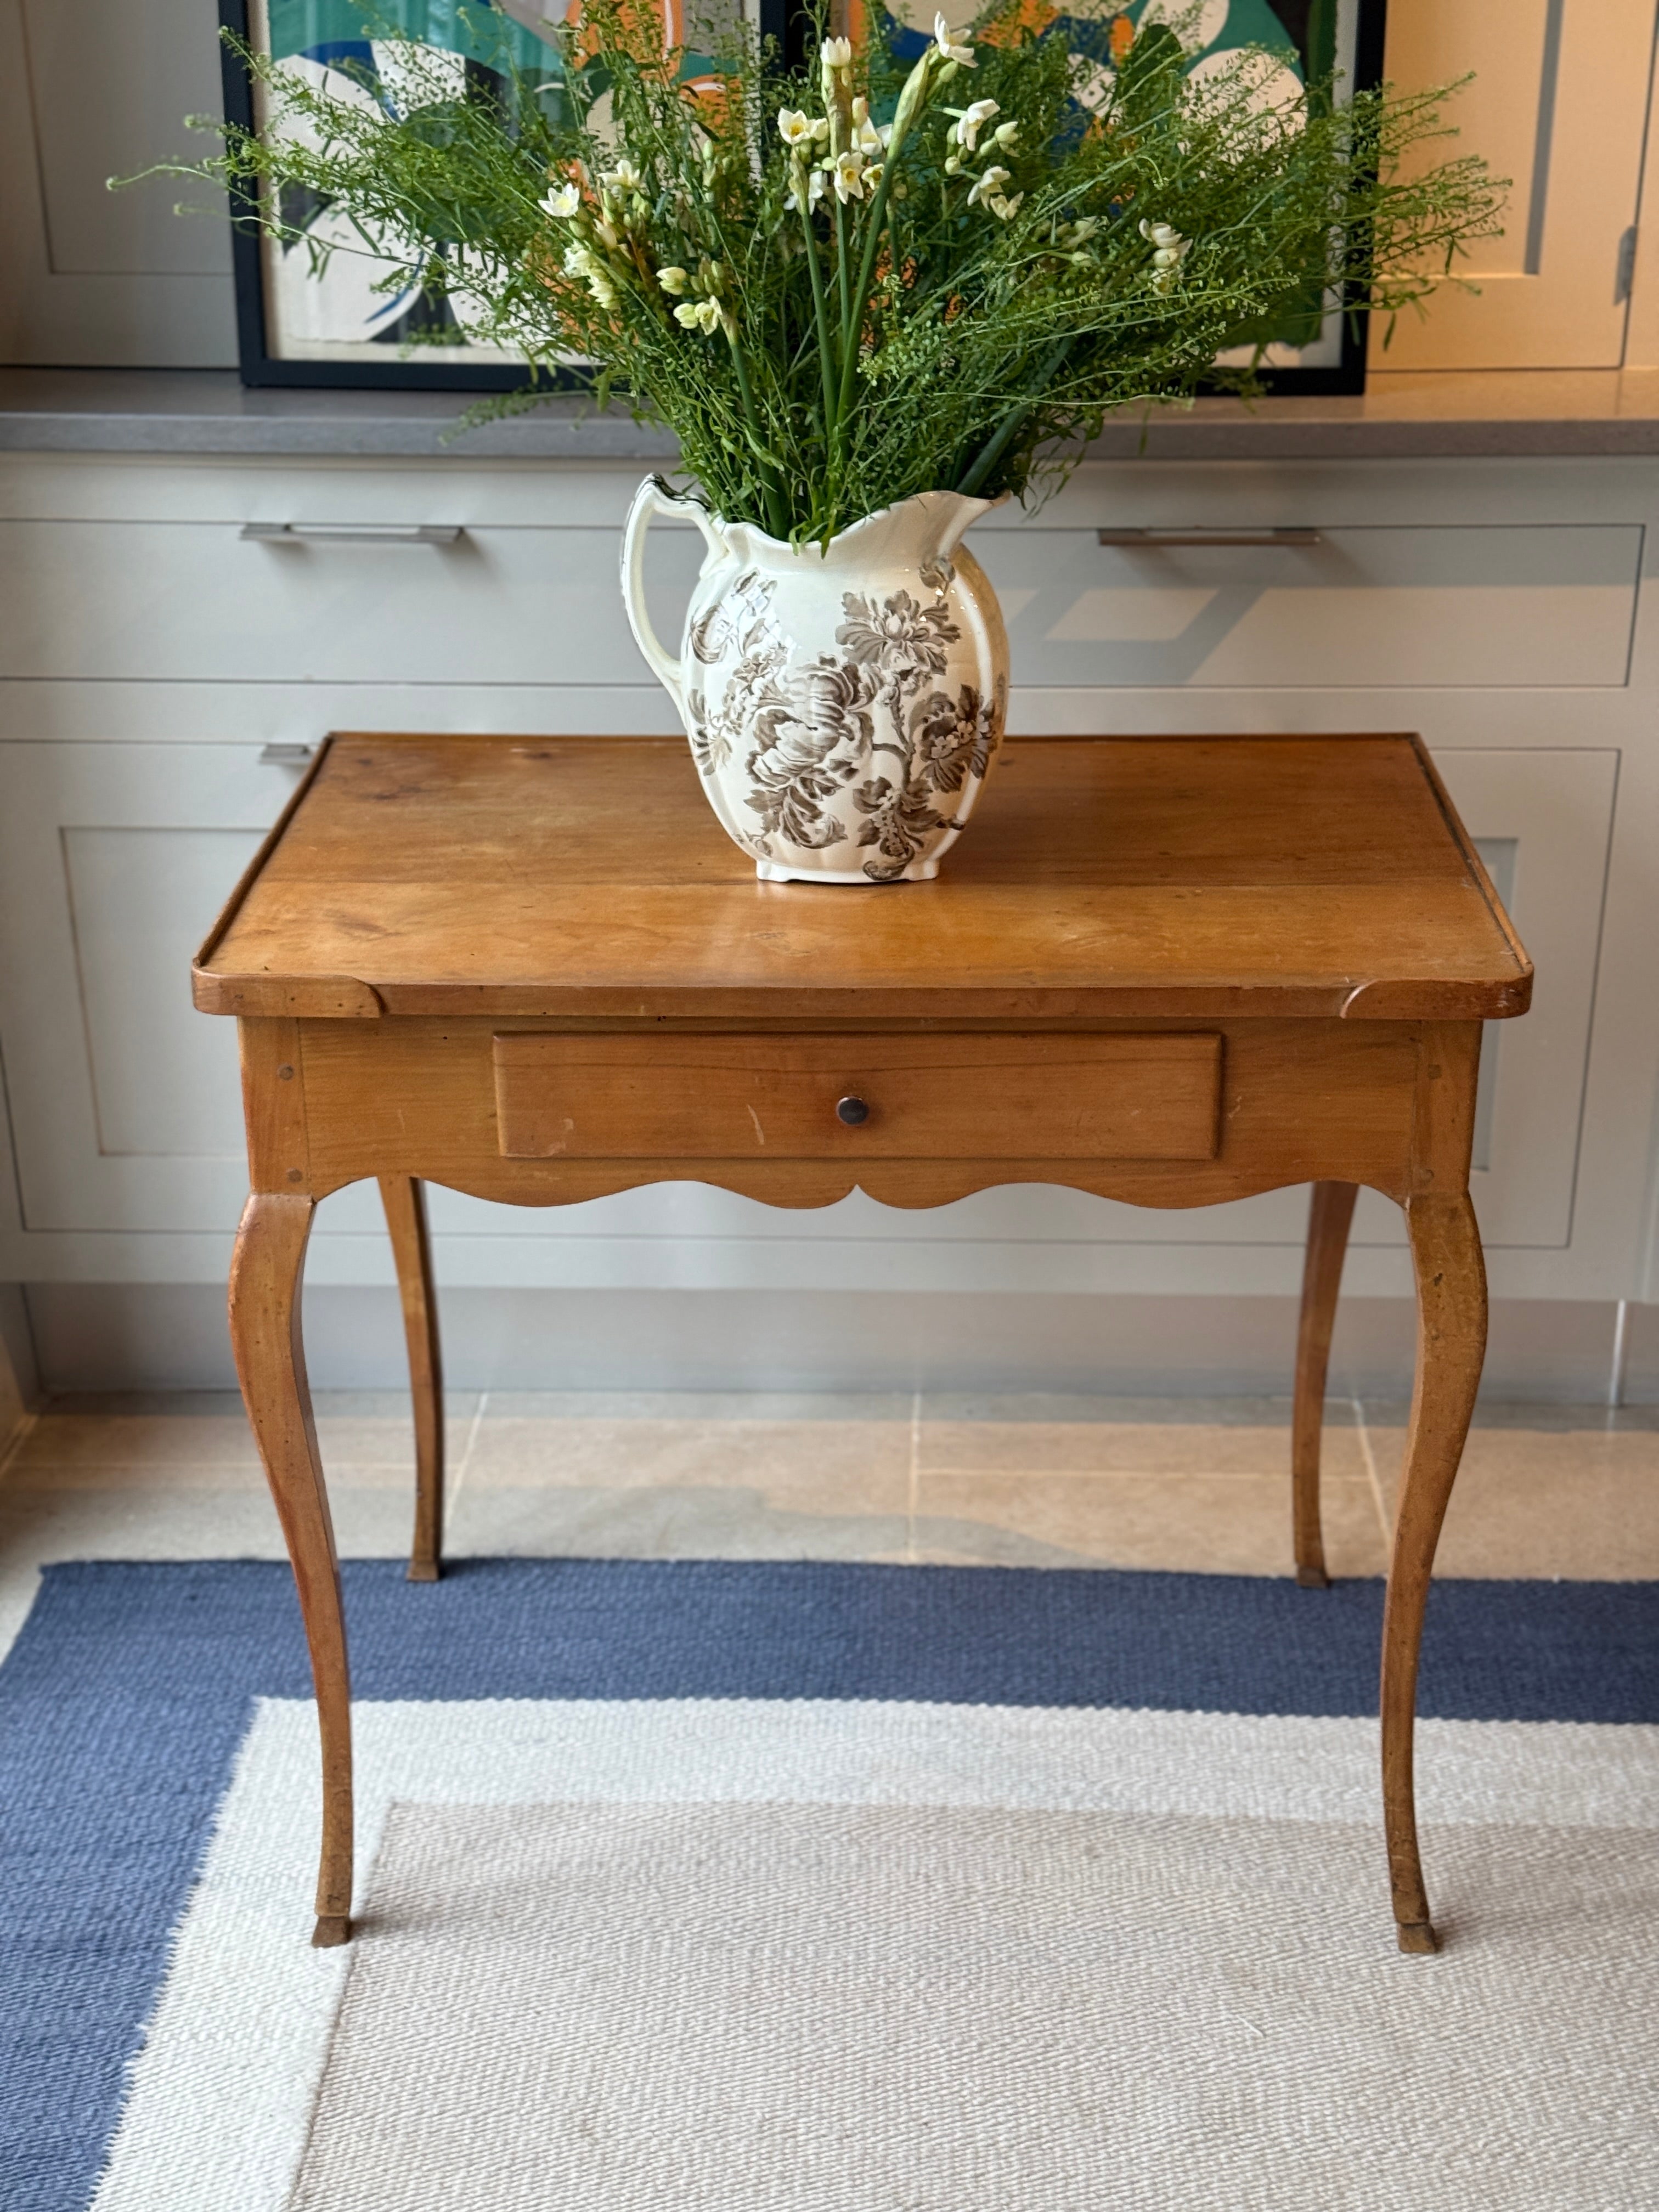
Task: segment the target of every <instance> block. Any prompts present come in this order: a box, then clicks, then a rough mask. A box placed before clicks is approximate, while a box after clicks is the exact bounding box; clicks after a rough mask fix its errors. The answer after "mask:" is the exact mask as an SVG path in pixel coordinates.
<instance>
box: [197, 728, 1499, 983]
mask: <svg viewBox="0 0 1659 2212" xmlns="http://www.w3.org/2000/svg"><path fill="white" fill-rule="evenodd" d="M1004 755H1005V757H1004V758H1003V760H1002V762H1001V763H1000V766H999V767H998V769H997V770H996V771H995V773H994V775H993V777H992V780H991V781H990V783H989V784H988V785H987V788H986V790H985V792H984V793H983V796H982V797H981V801H980V804H979V806H978V809H977V810H976V811H975V815H974V817H973V820H972V822H971V823H970V824H969V828H968V829H967V830H966V832H965V833H964V834H963V838H962V841H961V842H960V843H959V844H958V845H957V847H956V848H954V850H952V851H951V853H950V854H948V855H947V856H946V858H945V863H944V866H943V869H942V871H941V872H940V875H939V878H938V880H937V881H936V882H933V883H931V884H890V885H873V884H872V885H870V886H868V887H865V886H861V885H858V886H854V885H843V884H763V883H760V882H758V881H757V878H756V877H755V874H754V864H753V862H752V860H750V859H749V858H748V857H747V856H746V855H745V854H743V853H741V852H739V851H738V848H736V847H735V846H734V845H732V843H731V842H730V841H729V840H728V839H727V838H726V835H725V833H724V831H723V830H722V829H720V826H719V824H718V823H716V821H715V819H714V815H713V814H712V812H711V811H709V808H708V805H707V803H706V801H705V800H704V799H703V796H702V790H701V787H700V786H699V783H698V780H697V775H696V769H695V768H694V766H693V763H692V761H691V757H690V750H689V748H688V747H687V746H686V744H685V743H684V740H683V739H681V738H672V739H669V738H531V739H523V738H495V737H423V736H389V735H383V734H382V735H372V736H367V735H357V734H354V733H350V732H346V733H343V734H340V735H337V736H336V737H334V738H331V740H330V741H329V743H328V744H327V746H326V747H325V749H324V750H323V751H322V752H321V754H320V756H319V759H318V761H317V762H316V763H315V764H314V766H313V769H312V771H311V773H310V775H308V776H307V779H306V781H305V782H304V783H303V784H302V785H301V788H300V790H299V791H298V792H297V793H295V799H294V801H293V803H292V804H291V805H290V806H289V809H288V811H286V812H285V814H284V815H283V818H282V820H281V821H279V822H278V823H277V825H276V829H274V830H273V831H272V833H271V835H270V837H269V838H268V839H267V840H266V842H265V844H264V847H263V848H262V849H261V851H260V852H259V854H258V855H257V856H256V858H255V860H254V861H253V863H252V866H251V867H250V868H249V870H248V872H247V873H246V875H245V876H244V878H242V881H241V883H240V884H239V885H238V886H237V888H236V890H235V892H234V894H233V896H232V897H231V900H230V902H229V904H228V906H227V908H226V909H225V912H224V914H223V915H222V916H221V917H220V920H219V922H218V924H217V925H216V927H215V929H214V931H213V933H212V934H211V935H210V938H209V939H208V941H207V943H206V944H205V945H204V946H203V948H202V951H201V953H200V954H199V955H198V956H197V965H196V968H195V971H194V982H195V989H196V1003H197V1006H200V1007H201V1008H202V1009H203V1010H204V1012H210V1013H235V1014H245V1015H297V1016H301V1017H313V1016H314V1017H345V1018H351V1017H356V1018H378V1017H380V1016H382V1015H387V1014H390V1015H438V1016H460V1015H466V1014H472V1015H484V1016H501V1017H514V1016H544V1017H549V1018H573V1019H580V1018H602V1019H605V1020H607V1021H614V1020H618V1019H622V1020H628V1021H643V1022H651V1021H659V1020H663V1019H674V1018H680V1019H703V1020H739V1021H755V1020H778V1021H787V1022H788V1023H790V1024H799V1023H802V1022H811V1021H813V1020H826V1021H837V1020H847V1019H851V1020H856V1021H860V1022H863V1021H870V1020H881V1019H895V1020H906V1021H915V1020H934V1019H939V1020H946V1021H963V1020H975V1019H984V1020H987V1021H998V1022H1024V1023H1030V1022H1038V1023H1042V1022H1052V1021H1062V1022H1064V1021H1071V1020H1091V1019H1103V1018H1121V1017H1128V1018H1135V1019H1143V1018H1176V1019H1181V1018H1202V1019H1214V1018H1219V1017H1222V1016H1225V1015H1229V1014H1233V1015H1258V1016H1263V1017H1274V1018H1282V1017H1285V1016H1295V1017H1308V1018H1332V1017H1338V1016H1344V1017H1347V1018H1364V1019H1386V1020H1440V1021H1462V1020H1474V1019H1480V1018H1492V1017H1502V1016H1506V1015H1511V1014H1519V1013H1523V1012H1525V1011H1526V1008H1527V1006H1528V1001H1529V999H1530V996H1531V988H1532V969H1531V965H1530V963H1528V959H1527V957H1526V954H1525V952H1524V951H1522V947H1521V945H1520V944H1519V942H1518V940H1517V939H1516V936H1515V933H1514V931H1513V929H1512V928H1511V927H1510V923H1509V921H1508V919H1507V917H1506V916H1505V915H1504V911H1503V908H1502V907H1501V906H1500V905H1499V903H1498V898H1497V896H1496V894H1495V892H1494V891H1493V890H1492V884H1491V883H1490V881H1489V880H1488V878H1487V877H1486V872H1485V871H1484V870H1483V869H1482V867H1481V866H1480V860H1479V858H1478V856H1477V855H1476V854H1475V853H1474V849H1473V848H1472V847H1471V845H1470V843H1469V842H1468V837H1467V836H1466V835H1465V834H1464V831H1463V829H1462V825H1461V823H1459V822H1458V819H1457V817H1456V813H1455V810H1454V809H1453V807H1452V805H1451V803H1450V801H1449V799H1448V798H1447V796H1446V793H1445V791H1444V789H1443V787H1442V786H1441V784H1440V782H1439V780H1438V778H1437V776H1436V775H1435V773H1434V769H1433V767H1432V765H1431V762H1430V760H1429V757H1428V755H1427V753H1426V751H1425V749H1424V747H1423V745H1422V744H1421V742H1420V741H1419V739H1417V738H1413V737H1409V736H1343V737H1260V738H1258V737H1243V738H1211V737H1192V738H1016V739H1012V740H1010V742H1009V743H1008V744H1006V747H1005V749H1004Z"/></svg>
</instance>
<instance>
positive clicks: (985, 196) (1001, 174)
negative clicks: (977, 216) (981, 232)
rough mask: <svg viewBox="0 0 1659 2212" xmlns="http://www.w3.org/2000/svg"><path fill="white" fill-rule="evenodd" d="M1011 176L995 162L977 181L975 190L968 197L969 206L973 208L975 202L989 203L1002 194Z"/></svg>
mask: <svg viewBox="0 0 1659 2212" xmlns="http://www.w3.org/2000/svg"><path fill="white" fill-rule="evenodd" d="M1009 174H1010V172H1009V171H1008V170H1006V169H1000V168H998V167H997V165H996V163H995V162H994V161H993V162H992V164H991V166H990V167H989V168H988V169H986V170H984V171H982V172H981V174H980V175H979V176H978V177H977V178H976V179H975V182H974V189H973V190H972V191H970V192H969V195H968V204H969V207H972V206H973V204H974V203H975V200H987V201H988V200H990V199H991V198H993V197H994V196H995V195H996V194H997V193H999V192H1000V191H1001V190H1002V187H1003V186H1004V185H1006V183H1007V181H1008V178H1009Z"/></svg>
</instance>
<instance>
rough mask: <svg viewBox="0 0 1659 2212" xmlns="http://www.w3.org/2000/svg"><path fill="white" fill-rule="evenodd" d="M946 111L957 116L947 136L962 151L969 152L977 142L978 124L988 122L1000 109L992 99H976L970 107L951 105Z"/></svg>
mask: <svg viewBox="0 0 1659 2212" xmlns="http://www.w3.org/2000/svg"><path fill="white" fill-rule="evenodd" d="M946 112H947V113H949V114H951V115H954V116H955V117H956V118H957V119H956V121H955V122H954V123H953V124H952V125H951V129H950V131H949V132H948V133H947V134H946V135H947V137H950V138H953V139H954V140H955V141H956V143H957V145H958V146H960V147H961V148H962V149H963V152H964V153H968V154H971V153H972V152H973V150H974V149H975V146H977V145H978V143H979V133H980V126H981V125H982V124H986V123H988V122H989V121H990V119H991V118H992V117H993V116H994V115H997V114H1000V112H1001V110H1000V108H999V106H998V105H997V103H996V101H995V100H975V102H974V103H973V105H972V106H971V107H963V108H954V107H953V108H950V109H948V110H947V111H946Z"/></svg>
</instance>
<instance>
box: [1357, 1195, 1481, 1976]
mask: <svg viewBox="0 0 1659 2212" xmlns="http://www.w3.org/2000/svg"><path fill="white" fill-rule="evenodd" d="M1406 1225H1407V1230H1408V1231H1409V1233H1410V1237H1411V1245H1412V1262H1413V1267H1414V1268H1415V1270H1416V1274H1417V1381H1416V1385H1415V1388H1414V1389H1413V1394H1412V1412H1411V1426H1410V1428H1409V1430H1408V1431H1407V1439H1406V1464H1405V1468H1404V1472H1403V1474H1402V1475H1401V1486H1400V1503H1399V1506H1398V1509H1397V1510H1396V1513H1395V1534H1394V1556H1393V1559H1392V1561H1391V1563H1390V1565H1389V1593H1388V1599H1387V1601H1386V1603H1385V1605H1384V1607H1383V1698H1382V1702H1383V1821H1384V1825H1385V1826H1386V1829H1387V1833H1388V1844H1389V1878H1390V1880H1391V1881H1392V1884H1393V1888H1394V1917H1395V1921H1396V1922H1397V1923H1398V1924H1399V1934H1400V1948H1401V1950H1402V1951H1434V1950H1437V1949H1438V1948H1439V1938H1438V1937H1437V1936H1436V1934H1435V1930H1434V1923H1433V1922H1432V1921H1431V1918H1430V1917H1429V1900H1428V1894H1427V1892H1426V1891H1425V1888H1424V1887H1423V1869H1422V1863H1421V1861H1420V1860H1419V1856H1418V1849H1417V1806H1416V1795H1415V1789H1414V1784H1413V1771H1412V1730H1413V1722H1414V1719H1415V1717H1416V1705H1417V1659H1418V1651H1419V1646H1420V1644H1421V1642H1422V1635H1423V1613H1424V1607H1425V1605H1426V1603H1427V1601H1428V1595H1429V1577H1430V1574H1431V1571H1432V1570H1433V1566H1434V1553H1435V1547H1436V1545H1437V1542H1438V1541H1439V1538H1440V1524H1441V1522H1442V1521H1443V1519H1444V1517H1445V1512H1446V1504H1447V1501H1448V1499H1449V1498H1450V1496H1451V1486H1452V1482H1453V1480H1454V1479H1455V1475H1456V1474H1457V1465H1458V1462H1459V1460H1460V1459H1461V1458H1462V1453H1463V1442H1464V1438H1465V1437H1467V1436H1468V1427H1469V1417H1470V1415H1471V1414H1472V1413H1473V1412H1474V1394H1475V1391H1476V1389H1478V1388H1479V1386H1480V1366H1481V1362H1482V1360H1483V1359H1484V1358H1485V1357H1486V1262H1485V1260H1484V1258H1483V1256H1482V1254H1481V1250H1480V1230H1479V1229H1478V1228H1477V1226H1476V1225H1475V1218H1474V1207H1473V1206H1471V1204H1470V1203H1469V1199H1468V1193H1467V1192H1466V1191H1465V1192H1461V1193H1459V1194H1457V1195H1456V1196H1455V1197H1441V1196H1438V1195H1436V1196H1432V1197H1431V1196H1418V1197H1413V1198H1410V1199H1408V1200H1407V1201H1406Z"/></svg>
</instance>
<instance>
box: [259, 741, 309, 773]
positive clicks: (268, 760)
mask: <svg viewBox="0 0 1659 2212" xmlns="http://www.w3.org/2000/svg"><path fill="white" fill-rule="evenodd" d="M316 756H317V748H316V746H315V745H301V744H292V745H289V744H279V743H272V744H268V745H262V746H261V747H260V749H259V765H260V767H261V768H304V767H305V766H306V765H307V763H308V762H310V761H312V760H314V759H315V758H316Z"/></svg>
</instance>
